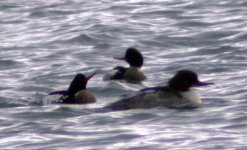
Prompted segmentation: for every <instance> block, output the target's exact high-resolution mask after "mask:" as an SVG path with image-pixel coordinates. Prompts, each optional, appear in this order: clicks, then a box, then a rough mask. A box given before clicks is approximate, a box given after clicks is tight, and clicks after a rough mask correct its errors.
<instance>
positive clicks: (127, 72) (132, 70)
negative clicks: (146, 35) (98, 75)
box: [103, 47, 147, 83]
mask: <svg viewBox="0 0 247 150" xmlns="http://www.w3.org/2000/svg"><path fill="white" fill-rule="evenodd" d="M114 58H115V59H118V60H124V61H126V62H127V63H128V64H129V65H130V67H128V68H126V67H122V66H117V67H115V68H114V69H113V70H111V71H110V72H109V73H107V74H106V75H105V76H104V78H103V79H104V80H126V81H128V82H132V83H139V82H141V81H143V80H145V79H147V77H146V76H145V75H144V73H143V72H142V70H141V67H142V65H143V56H142V54H141V53H140V52H139V51H138V50H137V49H136V48H133V47H130V48H128V49H127V50H126V53H125V56H124V57H114Z"/></svg>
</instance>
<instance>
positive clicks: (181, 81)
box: [106, 70, 213, 110]
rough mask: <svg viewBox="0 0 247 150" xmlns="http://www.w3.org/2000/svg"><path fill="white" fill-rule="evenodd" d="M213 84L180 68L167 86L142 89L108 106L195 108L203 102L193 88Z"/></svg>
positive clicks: (114, 108) (118, 107)
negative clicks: (202, 80)
mask: <svg viewBox="0 0 247 150" xmlns="http://www.w3.org/2000/svg"><path fill="white" fill-rule="evenodd" d="M212 84H213V83H206V82H201V81H199V80H198V76H197V74H196V73H195V72H193V71H190V70H180V71H178V72H177V73H176V74H175V76H174V77H172V78H171V79H170V80H169V82H168V85H167V86H159V87H150V88H145V89H142V90H140V91H138V92H136V93H134V94H131V95H129V96H126V97H124V98H122V99H120V100H119V101H117V102H114V103H112V104H110V105H108V106H106V108H110V109H113V110H126V109H135V108H153V107H170V108H194V107H198V106H199V105H200V104H201V99H200V97H199V96H198V95H197V94H196V93H195V92H194V91H192V90H191V88H192V87H200V86H207V85H212Z"/></svg>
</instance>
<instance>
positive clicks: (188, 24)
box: [0, 0, 247, 150]
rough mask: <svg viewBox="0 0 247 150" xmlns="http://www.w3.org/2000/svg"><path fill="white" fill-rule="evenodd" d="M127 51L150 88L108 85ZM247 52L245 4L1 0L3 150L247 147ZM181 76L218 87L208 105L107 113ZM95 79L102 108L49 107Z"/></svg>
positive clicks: (206, 92) (206, 91)
mask: <svg viewBox="0 0 247 150" xmlns="http://www.w3.org/2000/svg"><path fill="white" fill-rule="evenodd" d="M128 47H135V48H137V49H139V50H140V51H141V53H142V54H143V55H144V59H145V62H144V66H143V68H142V69H143V71H144V72H145V74H146V76H147V77H148V80H146V81H145V82H144V83H143V84H139V85H138V84H130V83H125V82H119V81H103V80H102V77H103V75H104V74H105V73H106V72H107V71H108V70H110V69H112V68H113V67H115V66H116V65H125V66H127V64H126V63H125V62H121V61H118V60H114V59H113V57H114V56H121V55H124V52H125V50H126V49H127V48H128ZM246 49H247V1H246V0H152V1H150V0H117V1H114V0H97V1H96V0H92V1H86V0H49V1H42V0H2V1H0V83H1V84H0V149H69V148H70V149H100V150H101V149H108V150H119V149H121V150H129V149H139V150H143V149H154V150H158V149H160V150H163V149H217V150H219V149H239V150H241V149H247V111H246V110H247V86H246V84H247V50H246ZM181 69H191V70H194V71H195V72H197V73H198V74H199V78H200V80H202V81H209V82H214V83H215V85H212V86H209V87H204V88H200V89H197V92H198V93H199V95H200V96H201V98H202V105H201V107H199V108H197V109H193V110H176V109H168V108H153V109H135V110H127V111H99V110H100V109H101V108H102V107H104V106H105V105H107V104H109V103H111V102H114V101H117V100H118V99H120V97H121V95H123V94H128V93H132V92H134V91H138V90H140V89H142V88H145V87H150V86H156V85H165V84H166V82H167V80H168V79H169V78H170V77H172V76H173V75H174V73H175V72H176V71H177V70H181ZM94 72H96V73H97V75H96V76H94V77H93V78H92V79H91V80H90V81H89V83H88V86H87V87H88V90H89V91H90V92H91V93H93V94H94V95H95V97H97V103H94V104H88V105H59V104H49V103H47V99H49V98H47V94H48V93H49V92H51V91H54V90H63V89H67V88H68V85H69V83H70V82H71V80H72V79H73V77H74V76H75V74H76V73H84V74H86V75H90V74H92V73H94ZM53 98H54V97H53ZM55 98H58V97H55Z"/></svg>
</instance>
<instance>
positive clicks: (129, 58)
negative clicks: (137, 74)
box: [114, 47, 144, 67]
mask: <svg viewBox="0 0 247 150" xmlns="http://www.w3.org/2000/svg"><path fill="white" fill-rule="evenodd" d="M114 58H115V59H119V60H125V61H126V62H128V63H129V65H130V66H132V67H141V66H142V65H143V61H144V60H143V56H142V54H141V53H140V52H139V51H138V50H137V49H136V48H133V47H130V48H128V49H127V50H126V53H125V56H124V57H114Z"/></svg>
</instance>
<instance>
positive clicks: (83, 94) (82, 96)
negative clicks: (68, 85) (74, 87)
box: [74, 90, 96, 104]
mask: <svg viewBox="0 0 247 150" xmlns="http://www.w3.org/2000/svg"><path fill="white" fill-rule="evenodd" d="M74 101H75V103H79V104H87V103H94V102H96V98H95V97H94V96H93V95H92V94H91V93H89V92H88V91H86V90H80V91H79V92H77V93H76V94H75V96H74Z"/></svg>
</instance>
